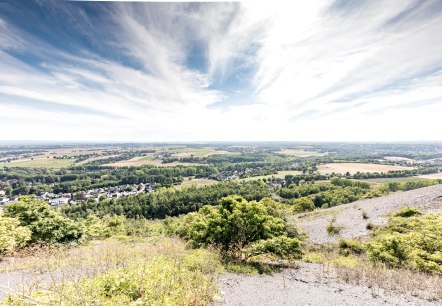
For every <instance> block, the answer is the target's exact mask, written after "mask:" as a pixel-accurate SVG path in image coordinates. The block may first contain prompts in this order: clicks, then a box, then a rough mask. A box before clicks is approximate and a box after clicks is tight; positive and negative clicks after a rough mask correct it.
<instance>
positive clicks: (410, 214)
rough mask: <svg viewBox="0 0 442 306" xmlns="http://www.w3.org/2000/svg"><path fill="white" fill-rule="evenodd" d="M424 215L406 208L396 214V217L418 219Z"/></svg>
mask: <svg viewBox="0 0 442 306" xmlns="http://www.w3.org/2000/svg"><path fill="white" fill-rule="evenodd" d="M420 215H422V213H421V212H420V211H419V210H418V209H416V208H413V207H404V208H402V209H401V210H399V211H398V212H396V213H394V214H393V216H394V217H403V218H409V217H417V216H420Z"/></svg>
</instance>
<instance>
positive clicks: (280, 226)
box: [178, 196, 295, 258]
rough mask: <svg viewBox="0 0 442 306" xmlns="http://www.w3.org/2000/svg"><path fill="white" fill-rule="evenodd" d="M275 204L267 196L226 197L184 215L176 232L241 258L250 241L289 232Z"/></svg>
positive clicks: (194, 241)
mask: <svg viewBox="0 0 442 306" xmlns="http://www.w3.org/2000/svg"><path fill="white" fill-rule="evenodd" d="M277 206H278V203H276V202H274V201H272V200H270V199H263V200H262V201H260V202H256V201H251V202H248V201H247V200H245V199H244V198H242V197H239V196H230V197H226V198H223V199H222V200H221V201H220V202H219V205H217V206H204V207H202V208H201V210H200V211H199V212H198V213H191V214H188V215H187V216H185V217H184V219H183V222H182V226H181V227H180V228H179V229H178V233H179V234H180V235H181V236H182V237H184V238H186V239H187V240H189V241H191V242H192V243H193V244H194V245H195V246H207V245H212V246H215V247H216V248H218V249H219V250H220V251H221V254H222V255H223V257H224V258H228V257H231V258H240V257H241V256H242V255H243V253H242V252H243V249H244V247H246V246H248V245H250V244H251V243H254V242H258V241H260V240H267V239H272V238H275V237H278V236H285V235H287V234H288V230H287V224H286V223H285V221H284V219H282V218H281V216H280V212H279V211H278V209H276V207H277ZM275 242H276V241H275ZM279 242H281V241H279ZM286 242H287V243H288V241H286ZM292 243H295V242H294V241H292ZM292 246H293V245H292ZM284 247H287V245H285V246H284Z"/></svg>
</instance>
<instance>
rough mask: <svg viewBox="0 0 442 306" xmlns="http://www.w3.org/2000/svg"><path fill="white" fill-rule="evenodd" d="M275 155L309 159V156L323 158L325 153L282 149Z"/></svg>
mask: <svg viewBox="0 0 442 306" xmlns="http://www.w3.org/2000/svg"><path fill="white" fill-rule="evenodd" d="M277 153H280V154H284V155H288V156H296V157H310V156H324V155H326V153H320V152H315V151H307V150H299V149H284V150H281V151H279V152H277Z"/></svg>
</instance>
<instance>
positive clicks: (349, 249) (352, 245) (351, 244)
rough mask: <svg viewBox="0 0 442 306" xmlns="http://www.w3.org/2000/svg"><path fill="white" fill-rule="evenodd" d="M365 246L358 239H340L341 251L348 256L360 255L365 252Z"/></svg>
mask: <svg viewBox="0 0 442 306" xmlns="http://www.w3.org/2000/svg"><path fill="white" fill-rule="evenodd" d="M364 251H365V246H364V245H363V244H362V243H361V242H359V241H357V240H346V239H342V240H341V241H339V253H340V254H342V255H344V256H348V255H350V254H355V255H359V254H362V253H364Z"/></svg>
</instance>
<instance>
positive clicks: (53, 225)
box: [4, 197, 84, 243]
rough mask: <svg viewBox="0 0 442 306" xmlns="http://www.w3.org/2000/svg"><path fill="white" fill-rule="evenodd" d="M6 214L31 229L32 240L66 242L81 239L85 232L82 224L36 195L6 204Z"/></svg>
mask: <svg viewBox="0 0 442 306" xmlns="http://www.w3.org/2000/svg"><path fill="white" fill-rule="evenodd" d="M4 215H5V216H6V217H11V218H16V219H17V220H18V221H19V222H20V226H24V227H26V228H28V229H29V230H30V231H31V239H30V242H37V241H44V242H48V243H66V242H71V241H77V240H80V239H81V238H82V236H83V234H84V232H83V228H82V226H81V225H80V224H78V223H76V222H74V221H73V220H70V219H67V218H64V217H63V216H62V215H61V214H60V213H59V212H57V211H55V210H52V209H51V208H50V207H49V204H48V203H46V202H45V201H43V200H37V199H36V198H35V197H22V198H20V201H17V202H14V203H11V204H8V205H6V207H5V212H4Z"/></svg>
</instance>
